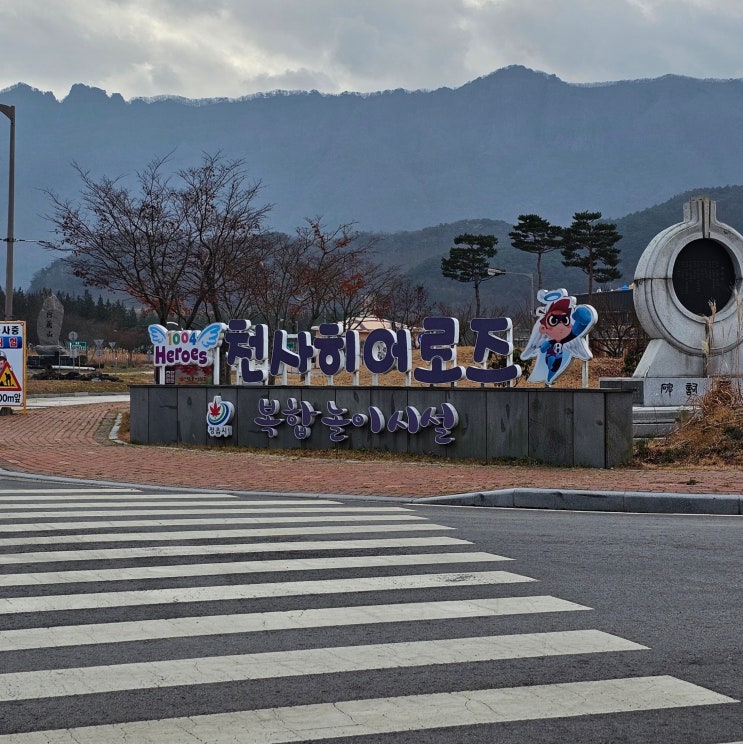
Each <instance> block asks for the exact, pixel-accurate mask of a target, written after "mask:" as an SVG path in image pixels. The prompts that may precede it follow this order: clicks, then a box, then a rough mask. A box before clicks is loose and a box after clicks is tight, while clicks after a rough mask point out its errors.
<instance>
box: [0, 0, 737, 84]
mask: <svg viewBox="0 0 743 744" xmlns="http://www.w3.org/2000/svg"><path fill="white" fill-rule="evenodd" d="M741 32H743V6H742V5H741V4H740V2H739V0H705V1H704V2H701V0H673V2H671V1H670V0H611V2H606V1H605V0H404V1H403V2H400V0H374V2H369V0H311V1H310V0H270V2H266V0H44V2H43V3H42V2H40V0H3V2H2V4H1V5H0V44H2V48H3V50H4V60H3V69H2V71H1V72H0V88H3V87H7V86H9V85H12V84H13V83H16V82H26V83H28V84H30V85H33V86H35V87H38V88H41V89H43V90H53V91H54V92H55V94H56V95H57V96H58V97H62V96H63V95H65V94H66V92H67V91H68V90H69V88H70V86H71V85H72V84H73V83H76V82H82V83H85V84H88V85H95V86H98V87H101V88H104V89H105V90H107V91H108V92H109V93H114V92H118V93H121V94H122V95H124V97H126V98H131V97H136V96H152V95H160V94H176V95H183V96H188V97H194V98H201V97H211V96H230V97H237V96H242V95H245V94H248V93H254V92H259V91H261V90H273V89H276V88H285V89H308V88H317V89H318V90H321V91H325V92H340V91H343V90H354V91H375V90H383V89H388V88H408V89H415V88H436V87H441V86H452V87H454V86H458V85H462V84H464V83H465V82H467V81H468V80H471V79H472V78H475V77H478V76H480V75H485V74H488V73H489V72H492V71H493V70H495V69H498V68H500V67H504V66H507V65H510V64H523V65H525V66H527V67H532V68H534V69H537V70H543V71H545V72H549V73H554V74H556V75H557V76H558V77H561V78H562V79H564V80H566V81H569V82H599V81H609V80H620V79H626V78H637V77H656V76H659V75H663V74H666V73H676V74H683V75H690V76H694V77H738V76H741V75H743V59H741V55H740V51H739V39H740V37H741Z"/></svg>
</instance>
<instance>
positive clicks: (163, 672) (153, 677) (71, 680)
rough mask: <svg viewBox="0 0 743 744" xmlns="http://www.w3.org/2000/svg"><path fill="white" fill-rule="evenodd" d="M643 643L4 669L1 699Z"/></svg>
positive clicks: (515, 639)
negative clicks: (29, 669)
mask: <svg viewBox="0 0 743 744" xmlns="http://www.w3.org/2000/svg"><path fill="white" fill-rule="evenodd" d="M646 649H647V647H646V646H641V645H639V644H637V643H632V642H631V641H627V640H625V639H623V638H619V637H618V636H614V635H610V634H608V633H602V632H601V631H599V630H568V631H558V632H554V633H524V634H518V635H503V636H482V637H479V638H455V639H445V640H437V641H411V642H407V643H377V644H368V645H365V646H337V647H330V648H311V649H299V650H295V651H269V652H266V653H258V654H232V655H229V656H207V657H199V658H194V659H170V660H168V661H148V662H135V663H129V664H115V665H112V664H107V665H105V666H88V667H78V668H71V669H42V670H40V671H35V672H14V673H9V674H0V701H3V702H6V701H10V700H32V699H36V698H46V697H59V696H67V695H91V694H94V693H95V694H97V693H103V692H118V691H123V690H147V689H158V688H162V687H178V686H182V685H187V686H189V685H204V684H213V683H218V682H239V681H243V680H256V679H277V678H283V677H302V676H305V675H309V674H340V673H342V672H362V671H368V670H371V669H399V668H403V667H417V666H428V665H431V664H469V663H475V662H480V661H499V660H503V659H528V658H538V657H545V656H567V655H570V654H596V653H609V652H616V651H641V650H646Z"/></svg>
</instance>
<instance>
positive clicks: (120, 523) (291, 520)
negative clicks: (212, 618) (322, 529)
mask: <svg viewBox="0 0 743 744" xmlns="http://www.w3.org/2000/svg"><path fill="white" fill-rule="evenodd" d="M423 519H425V517H418V516H415V515H412V514H373V515H370V516H358V515H352V516H345V515H340V516H334V515H327V516H325V515H323V516H321V517H235V518H220V517H219V516H218V515H215V516H213V517H209V518H207V519H120V520H107V521H101V522H31V523H29V524H0V533H1V534H5V533H9V532H46V531H51V530H56V531H58V530H101V529H114V528H117V527H168V526H172V527H175V526H177V525H182V526H184V527H187V526H193V525H200V524H235V525H238V524H244V525H247V524H302V523H304V522H307V523H309V522H323V523H326V522H404V521H407V520H410V521H415V520H423Z"/></svg>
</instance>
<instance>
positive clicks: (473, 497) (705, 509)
mask: <svg viewBox="0 0 743 744" xmlns="http://www.w3.org/2000/svg"><path fill="white" fill-rule="evenodd" d="M0 476H2V477H11V478H20V479H25V480H36V481H52V482H58V483H71V484H72V483H74V484H79V485H81V486H83V485H87V486H99V487H106V486H108V487H120V488H132V489H145V490H152V491H179V492H182V493H213V494H220V493H222V494H232V495H234V496H238V497H240V496H242V497H251V498H261V497H263V498H300V499H309V500H312V499H314V500H317V499H339V500H343V501H374V502H379V501H386V502H390V501H393V502H395V503H399V504H409V505H412V506H427V505H428V506H477V507H496V508H502V509H545V510H554V511H593V512H626V513H636V514H710V515H727V516H739V515H742V514H743V495H741V494H689V493H654V492H652V491H577V490H552V489H547V488H544V489H539V488H533V489H529V488H504V489H500V490H497V491H473V492H472V493H458V494H449V495H446V496H415V497H414V496H385V495H384V494H378V495H373V494H368V495H364V494H343V493H309V492H306V491H241V490H238V489H230V488H193V487H192V488H186V487H182V486H163V485H156V484H152V483H122V482H116V481H106V480H88V479H83V478H66V477H64V476H54V475H39V474H34V473H22V472H12V471H9V470H2V469H0Z"/></svg>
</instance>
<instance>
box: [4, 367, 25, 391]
mask: <svg viewBox="0 0 743 744" xmlns="http://www.w3.org/2000/svg"><path fill="white" fill-rule="evenodd" d="M0 390H2V391H3V392H4V393H13V392H20V391H21V390H23V388H22V387H21V385H20V383H19V382H18V378H17V377H16V376H15V372H13V369H12V367H11V366H10V364H8V360H7V359H2V360H0Z"/></svg>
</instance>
